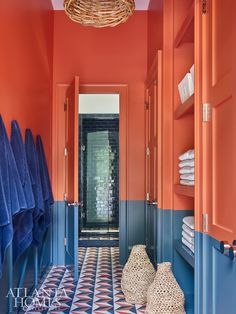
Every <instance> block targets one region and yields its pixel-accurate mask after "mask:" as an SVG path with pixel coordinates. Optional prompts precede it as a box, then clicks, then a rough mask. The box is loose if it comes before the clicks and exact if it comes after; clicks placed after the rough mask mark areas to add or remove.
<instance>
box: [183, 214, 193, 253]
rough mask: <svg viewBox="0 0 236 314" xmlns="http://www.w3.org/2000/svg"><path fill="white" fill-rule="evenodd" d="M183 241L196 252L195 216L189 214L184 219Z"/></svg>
mask: <svg viewBox="0 0 236 314" xmlns="http://www.w3.org/2000/svg"><path fill="white" fill-rule="evenodd" d="M182 243H183V244H184V245H185V246H187V248H189V249H190V250H191V252H192V253H194V217H193V216H187V217H184V219H183V225H182Z"/></svg>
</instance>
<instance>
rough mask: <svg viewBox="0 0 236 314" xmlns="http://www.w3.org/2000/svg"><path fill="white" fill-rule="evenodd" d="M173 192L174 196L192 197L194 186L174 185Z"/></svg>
mask: <svg viewBox="0 0 236 314" xmlns="http://www.w3.org/2000/svg"><path fill="white" fill-rule="evenodd" d="M174 192H175V193H176V194H180V195H184V196H189V197H194V186H189V185H181V184H175V185H174Z"/></svg>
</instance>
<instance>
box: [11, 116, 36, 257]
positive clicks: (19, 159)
mask: <svg viewBox="0 0 236 314" xmlns="http://www.w3.org/2000/svg"><path fill="white" fill-rule="evenodd" d="M11 147H12V151H13V154H14V157H15V161H16V165H17V169H18V172H19V176H20V180H21V185H22V188H23V191H24V195H25V200H26V204H27V208H26V209H24V208H22V209H21V210H20V212H19V213H18V214H17V215H15V216H14V218H13V228H14V236H13V260H14V261H15V260H16V259H17V258H18V257H19V256H20V255H21V254H22V253H23V252H24V251H25V250H26V249H27V248H28V247H29V246H30V245H31V243H32V241H33V216H32V209H33V208H34V207H35V201H34V194H33V189H32V184H31V178H30V174H29V169H28V164H27V159H26V152H25V144H24V142H23V139H22V135H21V131H20V127H19V125H18V123H17V121H12V124H11Z"/></svg>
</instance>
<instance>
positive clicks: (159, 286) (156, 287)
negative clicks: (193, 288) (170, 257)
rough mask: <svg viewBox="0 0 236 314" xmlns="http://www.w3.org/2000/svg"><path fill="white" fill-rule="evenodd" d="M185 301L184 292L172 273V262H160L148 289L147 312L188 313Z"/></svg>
mask: <svg viewBox="0 0 236 314" xmlns="http://www.w3.org/2000/svg"><path fill="white" fill-rule="evenodd" d="M184 302H185V300H184V294H183V291H182V290H181V288H180V286H179V285H178V283H177V281H176V279H175V277H174V275H173V273H172V270H171V263H162V264H159V265H158V269H157V273H156V277H155V279H154V281H153V283H152V284H151V285H150V287H149V289H148V294H147V307H146V311H145V314H186V312H185V309H184Z"/></svg>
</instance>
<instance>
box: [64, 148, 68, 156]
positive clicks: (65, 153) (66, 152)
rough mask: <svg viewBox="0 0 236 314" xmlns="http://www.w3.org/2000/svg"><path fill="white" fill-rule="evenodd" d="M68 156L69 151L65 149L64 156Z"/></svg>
mask: <svg viewBox="0 0 236 314" xmlns="http://www.w3.org/2000/svg"><path fill="white" fill-rule="evenodd" d="M67 155H68V150H67V148H66V147H65V148H64V156H65V157H66V156H67Z"/></svg>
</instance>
